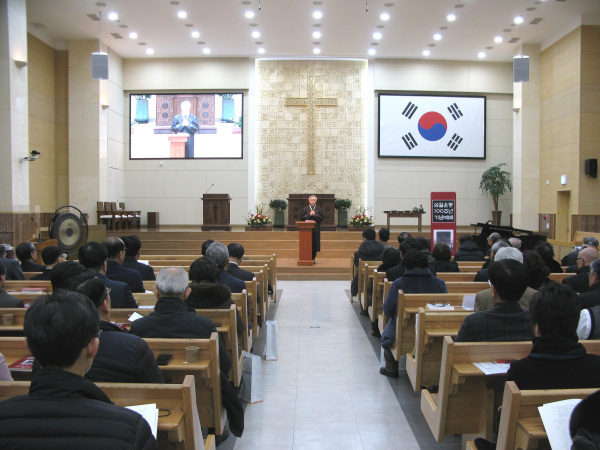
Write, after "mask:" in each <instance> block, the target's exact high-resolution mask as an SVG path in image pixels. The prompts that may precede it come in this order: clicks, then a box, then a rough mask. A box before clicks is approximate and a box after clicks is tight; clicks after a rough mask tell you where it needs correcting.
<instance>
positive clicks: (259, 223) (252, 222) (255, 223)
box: [246, 202, 273, 228]
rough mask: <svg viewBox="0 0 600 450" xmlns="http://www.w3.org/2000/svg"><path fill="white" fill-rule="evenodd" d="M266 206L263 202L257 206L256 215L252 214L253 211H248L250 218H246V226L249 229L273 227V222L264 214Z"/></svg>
mask: <svg viewBox="0 0 600 450" xmlns="http://www.w3.org/2000/svg"><path fill="white" fill-rule="evenodd" d="M263 209H264V206H263V204H262V203H261V202H258V203H257V204H256V214H252V211H248V217H247V218H246V224H247V225H248V226H249V227H256V228H260V227H266V226H268V225H271V224H272V223H273V221H272V220H271V218H270V217H269V216H266V215H264V214H263Z"/></svg>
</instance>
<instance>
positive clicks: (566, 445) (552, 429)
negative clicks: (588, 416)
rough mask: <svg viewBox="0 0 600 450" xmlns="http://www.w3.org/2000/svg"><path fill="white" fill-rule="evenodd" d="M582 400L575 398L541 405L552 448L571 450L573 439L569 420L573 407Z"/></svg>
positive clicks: (542, 416) (554, 449)
mask: <svg viewBox="0 0 600 450" xmlns="http://www.w3.org/2000/svg"><path fill="white" fill-rule="evenodd" d="M580 401H581V400H580V399H578V398H573V399H569V400H562V401H560V402H553V403H546V404H544V405H543V406H539V407H538V409H539V411H540V417H541V418H542V422H543V423H544V428H545V429H546V434H547V435H548V440H549V441H550V447H552V450H569V449H570V448H571V445H573V441H572V440H571V435H570V433H569V421H570V420H571V414H572V413H573V409H575V407H576V406H577V405H578V404H579V402H580Z"/></svg>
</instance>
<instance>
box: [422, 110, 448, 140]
mask: <svg viewBox="0 0 600 450" xmlns="http://www.w3.org/2000/svg"><path fill="white" fill-rule="evenodd" d="M447 130H448V124H447V123H446V119H444V116H442V115H441V114H440V113H437V112H435V111H429V112H427V113H425V114H423V115H422V116H421V118H420V119H419V133H420V134H421V136H423V138H424V139H427V140H428V141H439V140H440V139H441V138H443V137H444V136H445V135H446V131H447Z"/></svg>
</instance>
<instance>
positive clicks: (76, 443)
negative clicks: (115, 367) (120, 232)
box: [0, 290, 158, 450]
mask: <svg viewBox="0 0 600 450" xmlns="http://www.w3.org/2000/svg"><path fill="white" fill-rule="evenodd" d="M23 330H24V332H25V337H26V338H27V346H28V347H29V350H30V351H31V354H32V355H33V356H34V357H35V358H36V360H37V361H39V363H40V364H41V369H39V370H37V371H36V372H35V373H34V374H33V379H32V381H31V387H30V388H29V395H20V396H17V397H13V398H10V399H8V400H5V401H3V402H1V403H0V448H2V449H3V450H10V449H17V448H19V449H20V448H60V449H65V450H68V449H81V448H85V449H90V450H94V449H98V450H100V449H102V450H106V449H108V448H128V449H143V450H149V449H157V448H158V446H157V444H156V440H155V439H154V436H152V432H151V430H150V426H149V425H148V422H146V420H145V419H144V418H143V417H142V416H140V415H139V414H138V413H136V412H134V411H130V410H128V409H125V408H122V407H120V406H116V405H114V404H113V403H112V402H111V400H110V399H109V398H108V397H107V396H106V394H105V393H104V392H102V390H101V389H100V388H99V387H97V386H96V385H95V384H94V383H92V382H91V381H89V380H86V379H85V378H84V375H85V373H86V372H87V371H88V370H89V369H90V367H91V366H92V363H93V360H94V356H95V355H96V352H97V351H98V342H99V339H98V337H99V335H100V332H101V331H100V318H99V316H98V310H97V309H96V308H95V307H94V304H93V303H92V302H91V300H90V299H88V298H87V297H85V296H84V295H81V294H78V293H76V292H69V291H64V290H58V291H55V292H53V293H52V294H51V295H44V296H41V297H38V298H37V299H36V300H35V302H34V303H33V304H32V306H31V307H30V308H29V309H28V311H27V314H25V321H24V324H23Z"/></svg>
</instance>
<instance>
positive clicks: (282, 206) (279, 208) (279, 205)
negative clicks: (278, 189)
mask: <svg viewBox="0 0 600 450" xmlns="http://www.w3.org/2000/svg"><path fill="white" fill-rule="evenodd" d="M287 207H288V202H286V201H285V200H283V199H281V198H274V199H273V200H271V202H270V203H269V208H271V209H274V210H275V223H274V224H273V226H274V227H275V228H283V212H284V211H285V210H286V208H287Z"/></svg>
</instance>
